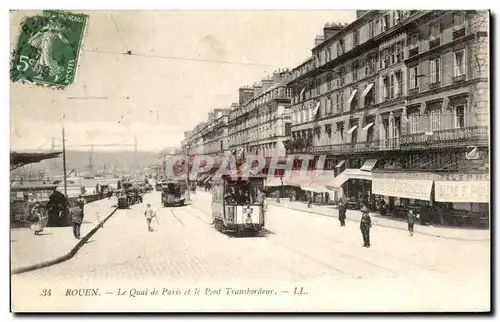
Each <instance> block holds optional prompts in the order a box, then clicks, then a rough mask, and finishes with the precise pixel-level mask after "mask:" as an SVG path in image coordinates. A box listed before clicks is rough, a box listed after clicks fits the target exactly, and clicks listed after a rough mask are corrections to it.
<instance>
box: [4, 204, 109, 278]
mask: <svg viewBox="0 0 500 322" xmlns="http://www.w3.org/2000/svg"><path fill="white" fill-rule="evenodd" d="M115 204H116V198H115V197H112V198H111V199H109V200H108V199H102V200H99V201H95V202H91V203H88V204H86V205H85V218H84V221H83V224H82V227H81V237H82V238H83V237H84V236H85V235H87V234H88V233H89V232H90V231H91V230H92V229H93V228H95V227H96V225H97V224H98V220H97V216H98V215H99V219H100V220H101V221H102V220H104V219H105V218H106V217H107V216H108V215H109V214H110V213H111V212H112V211H113V210H114V209H115V208H113V207H112V206H113V205H115ZM10 233H11V236H10V249H11V257H10V262H11V267H10V269H11V271H13V270H15V269H18V268H20V267H26V266H30V265H35V264H39V263H41V262H45V261H49V260H54V259H56V258H58V257H61V256H64V255H66V254H68V253H69V252H70V251H71V250H72V249H73V248H74V247H75V246H76V244H77V243H78V242H79V240H78V239H75V238H74V237H73V230H72V227H45V229H44V230H43V232H41V233H40V235H38V236H35V235H33V233H32V232H31V230H30V229H29V228H15V229H11V230H10Z"/></svg>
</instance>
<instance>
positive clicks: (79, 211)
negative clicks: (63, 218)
mask: <svg viewBox="0 0 500 322" xmlns="http://www.w3.org/2000/svg"><path fill="white" fill-rule="evenodd" d="M69 215H70V216H71V222H72V223H73V236H74V237H75V238H76V239H80V227H81V225H82V222H83V204H81V203H79V204H78V205H77V206H75V207H71V209H70V210H69Z"/></svg>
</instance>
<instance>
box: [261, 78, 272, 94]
mask: <svg viewBox="0 0 500 322" xmlns="http://www.w3.org/2000/svg"><path fill="white" fill-rule="evenodd" d="M261 83H262V93H264V92H265V91H267V90H268V89H270V88H271V87H273V83H274V82H273V79H272V78H266V79H263V80H262V82H261Z"/></svg>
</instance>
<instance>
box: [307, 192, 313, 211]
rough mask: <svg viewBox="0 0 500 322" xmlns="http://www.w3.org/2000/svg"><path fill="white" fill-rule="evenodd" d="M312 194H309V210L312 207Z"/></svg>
mask: <svg viewBox="0 0 500 322" xmlns="http://www.w3.org/2000/svg"><path fill="white" fill-rule="evenodd" d="M312 201H313V200H312V192H309V194H308V195H307V208H311V206H312Z"/></svg>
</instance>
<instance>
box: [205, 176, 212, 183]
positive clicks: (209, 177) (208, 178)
mask: <svg viewBox="0 0 500 322" xmlns="http://www.w3.org/2000/svg"><path fill="white" fill-rule="evenodd" d="M210 180H212V176H207V177H206V178H205V179H204V180H203V183H207V182H209V181H210Z"/></svg>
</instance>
